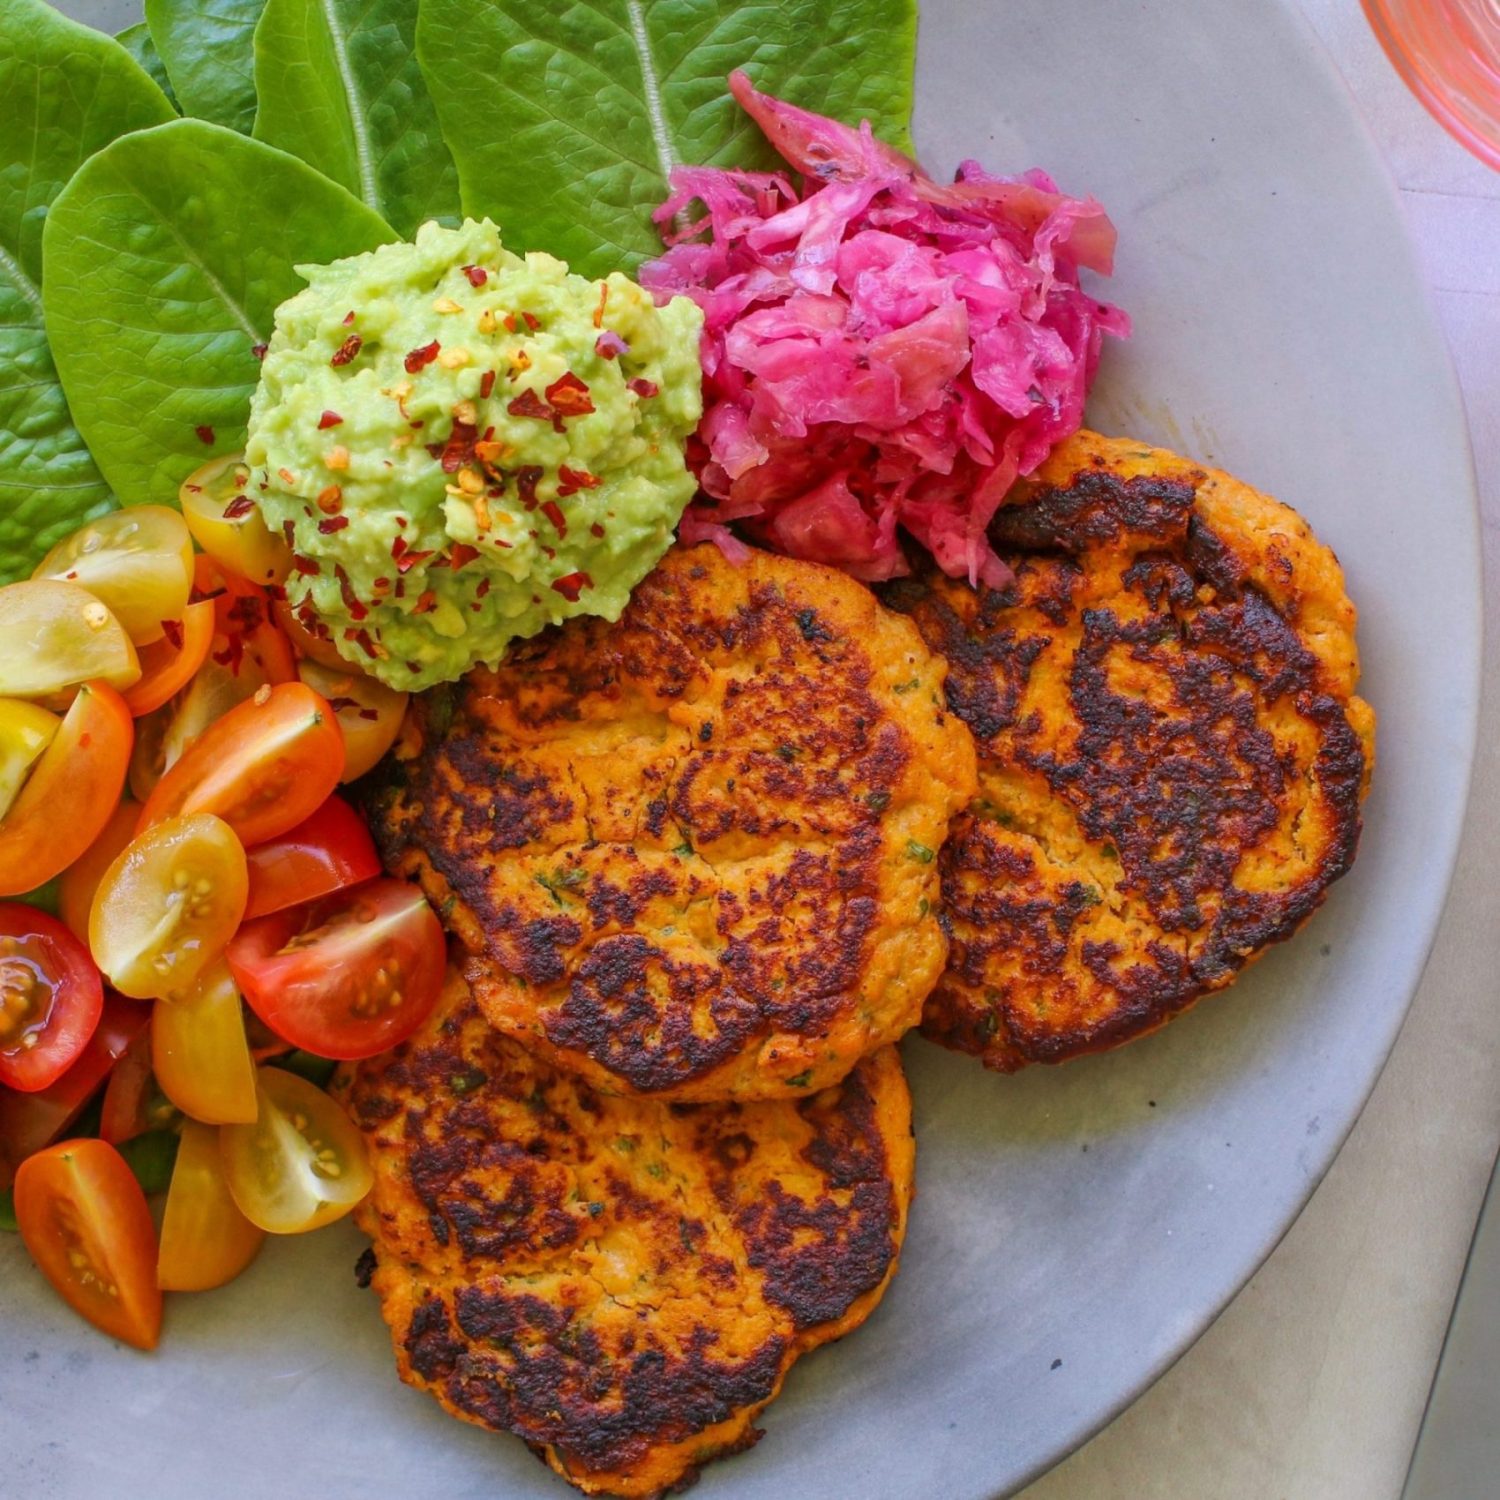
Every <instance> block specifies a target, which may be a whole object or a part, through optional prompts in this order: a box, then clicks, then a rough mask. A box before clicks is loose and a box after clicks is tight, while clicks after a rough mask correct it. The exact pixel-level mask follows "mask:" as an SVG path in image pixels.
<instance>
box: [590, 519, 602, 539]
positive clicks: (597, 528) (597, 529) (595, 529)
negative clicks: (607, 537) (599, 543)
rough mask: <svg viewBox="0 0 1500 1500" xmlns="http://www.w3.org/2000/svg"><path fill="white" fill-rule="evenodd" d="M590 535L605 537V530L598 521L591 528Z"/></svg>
mask: <svg viewBox="0 0 1500 1500" xmlns="http://www.w3.org/2000/svg"><path fill="white" fill-rule="evenodd" d="M589 535H590V536H603V535H604V528H603V527H602V526H601V525H600V524H599V523H598V522H597V521H595V522H594V524H593V525H592V526H590V527H589Z"/></svg>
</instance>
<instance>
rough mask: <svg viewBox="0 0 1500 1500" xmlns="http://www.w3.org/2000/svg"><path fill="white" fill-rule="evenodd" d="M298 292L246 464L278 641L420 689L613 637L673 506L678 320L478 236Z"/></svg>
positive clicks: (313, 279)
mask: <svg viewBox="0 0 1500 1500" xmlns="http://www.w3.org/2000/svg"><path fill="white" fill-rule="evenodd" d="M298 269H299V272H300V274H302V275H303V276H304V277H305V278H306V279H307V283H308V285H307V289H306V290H305V291H303V292H301V293H299V294H298V295H297V296H295V297H293V298H291V299H290V300H289V301H287V302H285V303H283V304H282V306H281V307H280V309H279V310H278V311H277V314H276V330H275V333H274V335H273V336H272V339H271V342H270V345H269V347H268V348H267V349H266V351H265V357H264V361H263V363H262V366H261V377H260V384H259V386H258V388H257V389H256V392H255V398H254V402H253V404H252V407H251V414H250V433H249V439H248V442H247V444H246V453H245V457H246V462H247V463H248V464H249V465H250V466H251V468H252V470H253V478H252V488H251V491H250V493H251V495H252V496H253V497H254V498H255V499H256V501H257V502H258V503H259V505H260V508H261V510H262V512H263V513H264V515H265V518H266V521H267V523H268V524H269V525H270V526H271V527H272V528H273V529H274V530H277V531H279V532H282V533H284V534H285V535H286V537H287V539H288V541H289V542H290V544H291V546H292V549H293V552H294V554H295V557H294V564H293V571H292V574H291V576H290V577H289V578H288V579H287V583H286V588H287V594H288V598H289V600H290V602H291V604H292V607H293V608H294V610H295V611H296V613H297V616H298V618H299V620H301V622H302V623H303V624H304V625H305V626H306V627H307V628H308V629H309V630H312V631H313V632H314V633H315V634H317V635H319V636H321V637H323V638H325V639H328V640H331V641H332V642H333V643H334V644H335V645H336V646H337V648H338V650H339V652H340V653H341V654H342V655H343V656H344V657H345V658H346V659H347V660H349V661H350V662H351V663H353V664H354V665H356V666H358V667H360V668H361V669H362V670H364V671H366V672H370V673H372V674H373V675H374V676H376V677H379V678H380V679H381V680H382V681H384V682H387V683H389V684H391V686H393V687H398V688H424V687H428V686H430V685H432V684H433V683H438V682H447V681H451V680H452V679H454V678H456V677H459V676H461V675H462V674H463V673H464V672H465V671H467V670H468V669H469V668H470V667H472V666H475V665H477V664H480V663H485V664H490V665H493V664H494V663H496V662H497V661H498V660H499V659H500V657H501V656H502V655H503V654H504V652H505V648H506V647H507V645H509V643H510V642H511V641H513V640H515V639H517V638H519V637H522V636H529V635H534V634H536V632H538V631H539V630H541V629H543V628H544V627H545V626H547V625H551V624H555V623H557V622H559V621H561V620H565V619H567V618H569V617H570V616H573V615H580V614H592V615H602V616H603V617H604V618H605V619H608V620H614V619H618V618H619V615H620V612H621V610H623V609H624V607H625V604H626V601H627V600H628V599H629V597H630V591H631V589H632V588H634V587H635V585H636V584H637V583H638V582H639V581H640V580H641V579H642V578H643V577H644V576H645V575H646V574H647V573H648V572H649V571H650V570H651V568H652V567H653V566H655V564H656V562H657V560H658V559H659V558H660V557H661V555H662V553H663V552H664V551H665V550H666V548H667V546H668V545H669V544H670V542H671V540H672V532H673V528H674V527H675V526H676V524H677V520H678V518H679V516H680V515H681V514H682V511H683V508H684V507H685V506H686V505H687V503H688V501H689V500H690V499H691V498H692V496H693V493H694V480H693V477H692V475H691V474H690V473H689V472H688V469H687V466H686V464H685V463H684V461H683V444H684V441H685V440H686V438H687V436H688V434H689V433H690V432H692V431H693V429H694V428H695V427H696V426H697V423H698V419H699V416H700V415H701V412H702V397H701V389H700V387H701V375H700V371H699V364H698V332H699V327H700V323H701V319H702V315H701V313H700V312H699V310H698V308H697V307H695V306H694V305H693V304H692V303H691V302H690V301H688V300H687V299H686V298H683V297H676V298H673V299H672V301H670V302H669V303H667V304H666V305H665V306H664V307H657V306H656V305H655V304H654V303H653V301H652V299H651V296H650V294H649V293H647V292H644V291H642V290H641V288H640V287H639V286H637V285H636V284H635V282H633V281H631V280H630V279H629V278H628V277H626V276H623V275H620V274H619V273H615V274H612V275H610V276H607V277H605V278H603V279H602V280H597V281H589V280H586V279H585V278H583V277H581V276H574V275H571V274H570V273H569V271H568V268H567V267H566V266H565V265H564V264H563V263H562V262H561V261H559V260H555V259H553V257H551V256H550V255H543V254H537V253H533V254H530V255H527V256H526V257H525V258H524V259H522V258H521V257H519V256H516V255H513V254H511V253H510V252H509V251H508V250H506V249H504V248H503V247H502V245H501V243H500V234H499V231H498V230H497V229H496V228H495V226H494V225H493V224H491V223H489V222H488V221H482V222H475V221H472V220H471V221H469V222H467V223H465V224H464V225H463V226H462V227H461V228H458V229H449V228H445V227H443V226H441V225H438V224H426V225H423V226H422V228H421V229H419V230H418V231H417V237H416V242H415V243H414V244H393V245H385V246H382V247H381V248H380V249H378V250H373V251H370V252H368V253H366V254H364V255H356V256H352V257H350V258H349V259H347V260H341V261H335V262H334V263H333V264H332V265H327V266H305V267H299V268H298Z"/></svg>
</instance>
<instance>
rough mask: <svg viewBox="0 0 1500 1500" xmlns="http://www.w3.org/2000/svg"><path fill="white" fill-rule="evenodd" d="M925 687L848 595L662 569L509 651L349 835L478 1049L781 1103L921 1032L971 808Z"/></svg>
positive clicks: (837, 582) (417, 737) (866, 604)
mask: <svg viewBox="0 0 1500 1500" xmlns="http://www.w3.org/2000/svg"><path fill="white" fill-rule="evenodd" d="M943 670H944V669H943V666H942V663H941V662H940V661H938V660H936V659H935V658H934V657H933V656H932V655H931V653H930V652H929V651H928V650H927V649H926V648H925V647H924V646H923V644H922V641H921V638H920V636H919V635H918V633H917V631H916V630H915V629H914V628H913V627H912V625H911V624H910V622H909V621H906V620H903V619H901V618H900V617H899V616H896V615H893V614H891V613H889V612H888V611H886V610H884V609H882V608H881V607H880V606H879V605H878V604H877V603H876V601H875V599H874V596H873V595H872V594H871V593H870V592H869V590H868V589H866V588H865V587H864V586H863V585H861V584H859V583H856V582H855V581H854V580H852V579H850V578H847V577H845V576H844V575H842V574H840V573H837V572H835V571H834V570H832V569H828V568H821V567H818V566H816V565H814V564H811V563H805V562H797V561H793V560H791V559H787V558H779V557H773V556H771V555H770V554H768V553H762V552H754V553H752V554H751V556H750V559H749V561H747V562H746V563H744V564H743V565H742V566H738V567H737V566H734V565H732V564H730V563H729V562H727V561H726V560H725V559H724V558H723V557H722V555H721V554H720V553H719V552H718V550H717V549H716V548H714V547H710V546H704V547H697V548H690V549H689V548H677V549H674V550H673V551H672V552H670V553H668V555H667V557H666V558H665V559H664V560H663V562H662V563H661V565H660V566H659V567H658V568H657V569H656V571H655V572H654V573H652V574H651V575H650V576H649V577H648V578H647V579H646V580H645V582H643V583H642V584H641V585H640V587H639V588H637V590H636V591H635V594H634V596H633V598H632V600H631V603H630V605H629V606H628V608H627V609H626V611H625V614H624V616H623V617H622V618H621V620H620V621H619V623H618V624H615V625H611V624H609V623H608V622H606V621H603V620H577V621H574V622H572V623H570V624H568V625H567V626H565V627H563V628H562V629H561V630H556V631H551V632H548V633H547V634H545V635H543V636H540V637H538V638H536V639H535V640H533V641H528V642H523V643H520V644H518V645H517V646H516V647H514V648H513V650H512V652H511V654H510V656H509V657H508V659H507V661H506V662H505V664H504V665H503V666H502V667H501V668H500V669H499V670H498V671H495V672H483V673H476V674H474V675H473V676H471V677H470V678H469V679H467V680H466V682H465V683H464V684H462V685H460V687H459V688H457V689H456V690H455V691H454V692H453V693H452V694H451V695H450V697H449V698H448V699H447V700H446V701H445V700H444V699H442V698H441V697H436V698H435V697H434V696H433V695H428V696H427V697H426V698H425V699H424V700H422V701H421V702H420V703H419V704H417V705H415V706H414V710H413V725H414V731H415V734H414V740H413V742H412V743H411V744H409V745H408V746H407V747H406V758H405V759H404V760H403V759H400V758H398V759H396V760H394V761H392V762H391V763H389V764H388V765H387V767H386V769H385V771H384V773H383V774H384V777H385V781H384V785H383V786H381V787H379V788H378V789H376V790H374V791H373V792H371V793H370V794H369V795H368V797H367V805H368V807H369V809H370V812H371V819H372V825H373V827H374V828H375V831H376V835H377V838H378V839H379V841H380V843H381V845H382V849H383V852H384V854H385V856H386V859H387V862H388V863H389V865H390V866H391V868H392V869H393V870H395V871H397V872H399V873H403V874H408V875H416V876H417V877H418V878H419V879H420V880H421V881H422V884H423V886H424V887H425V888H426V890H427V892H428V894H429V895H430V896H431V897H432V899H433V901H434V903H435V904H436V905H437V906H438V909H439V910H440V911H441V912H443V914H444V917H445V920H446V921H447V922H448V924H449V926H450V928H451V929H452V930H453V931H454V932H455V933H456V934H457V936H458V937H459V938H460V940H461V941H462V943H463V944H464V947H465V949H466V954H467V956H466V960H465V973H466V975H467V977H468V978H469V980H470V982H471V983H472V985H473V986H474V989H475V993H476V995H477V996H478V999H479V1002H480V1004H481V1005H482V1006H483V1008H484V1010H485V1012H486V1014H487V1015H488V1016H489V1018H490V1020H491V1021H492V1022H493V1024H494V1025H496V1026H498V1027H499V1028H500V1029H502V1030H503V1031H505V1032H507V1033H508V1034H510V1035H512V1036H515V1037H517V1038H519V1039H521V1040H523V1041H525V1042H526V1044H527V1045H528V1046H530V1047H532V1048H534V1049H536V1050H539V1051H540V1052H542V1054H543V1055H544V1056H546V1057H548V1058H550V1059H552V1060H553V1061H555V1062H556V1063H557V1064H558V1065H559V1066H562V1067H566V1068H568V1069H570V1070H572V1071H575V1072H578V1073H581V1074H582V1075H583V1076H584V1077H586V1078H588V1079H589V1080H590V1081H591V1082H593V1083H594V1084H595V1085H596V1086H597V1087H599V1088H602V1089H605V1090H611V1091H615V1092H621V1093H634V1094H641V1095H648V1094H649V1095H652V1096H654V1097H657V1098H673V1099H683V1100H711V1099H724V1098H746V1099H748V1098H766V1097H785V1096H789V1095H795V1094H798V1093H810V1092H816V1090H818V1089H819V1088H822V1087H825V1086H827V1085H828V1084H830V1083H834V1082H836V1081H837V1080H838V1079H839V1078H841V1077H842V1076H843V1075H844V1074H845V1073H846V1072H847V1071H848V1070H849V1069H850V1068H851V1067H853V1065H854V1064H855V1063H856V1062H857V1061H858V1059H859V1058H860V1057H862V1056H864V1055H865V1054H867V1053H869V1052H871V1051H874V1050H876V1049H878V1048H880V1047H882V1046H885V1045H887V1044H888V1043H890V1042H892V1041H894V1040H895V1039H896V1038H897V1037H899V1036H900V1035H901V1034H902V1033H903V1032H904V1031H906V1030H907V1029H908V1028H909V1027H911V1026H913V1025H915V1024H916V1021H917V1018H918V1016H919V1014H920V1010H921V1005H922V1001H923V1000H924V999H925V997H926V995H927V993H928V991H929V990H930V989H931V987H932V985H933V984H934V983H935V982H936V980H937V977H938V975H939V974H940V973H941V971H942V967H943V962H944V958H945V954H946V940H945V938H944V935H943V932H942V929H941V927H940V926H939V923H938V918H937V910H936V908H937V904H938V894H939V882H938V873H937V865H936V862H935V852H936V850H937V849H938V848H939V847H940V846H941V844H942V842H943V839H944V838H945V837H946V835H947V831H948V823H949V819H950V817H951V816H952V815H953V814H954V813H956V812H957V811H958V810H959V809H961V808H962V807H963V806H964V805H965V804H966V803H967V802H968V800H969V798H970V797H971V796H972V794H973V789H974V766H973V745H972V741H971V739H970V736H969V734H968V732H967V731H966V730H965V729H964V727H963V725H962V724H960V723H959V722H958V721H957V720H956V719H954V718H953V716H952V715H951V714H950V713H949V712H948V710H947V707H946V704H945V703H944V701H943Z"/></svg>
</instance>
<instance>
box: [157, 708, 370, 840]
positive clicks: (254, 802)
mask: <svg viewBox="0 0 1500 1500" xmlns="http://www.w3.org/2000/svg"><path fill="white" fill-rule="evenodd" d="M343 769H344V737H343V734H342V733H341V732H340V730H339V726H338V720H337V719H336V718H335V717H334V713H333V710H332V709H331V708H329V706H328V704H327V703H326V702H325V701H324V700H323V699H322V698H320V697H319V696H318V695H317V694H316V693H315V692H313V690H312V689H311V688H309V687H306V686H304V685H303V684H302V683H300V682H287V683H281V684H279V685H278V686H276V687H273V688H266V689H263V690H262V691H261V692H259V693H257V694H256V696H255V697H254V698H252V699H251V700H250V702H248V703H241V704H240V705H239V706H238V707H237V708H232V709H230V710H229V712H228V713H227V714H225V715H224V717H223V718H222V719H219V720H217V721H216V722H215V723H213V724H211V725H209V727H208V728H207V729H206V730H204V732H203V733H202V734H201V735H200V736H199V737H198V739H197V740H196V741H195V742H194V743H193V744H192V745H191V746H190V747H189V748H188V750H187V751H186V753H185V754H184V755H183V757H182V759H181V760H179V761H178V762H177V764H176V765H174V766H173V767H172V769H171V770H170V771H168V772H167V774H166V775H165V776H163V777H162V779H161V780H160V781H159V782H157V784H156V789H155V791H153V792H152V793H151V795H150V796H149V797H148V798H147V799H146V805H145V807H144V808H143V809H142V811H141V827H142V828H149V827H150V826H151V825H152V824H153V823H159V822H160V821H161V820H162V819H163V818H170V817H175V816H177V815H178V814H180V813H205V812H206V813H213V814H214V815H215V816H216V817H220V818H223V819H224V821H225V822H226V823H228V824H229V826H230V827H231V828H233V829H234V831H235V833H236V834H237V835H238V836H239V839H240V842H241V843H243V844H245V845H247V846H248V845H251V844H259V843H263V842H264V841H265V840H266V839H273V838H275V837H276V836H277V835H278V834H282V833H286V832H287V831H288V830H289V829H292V828H295V827H296V826H297V824H299V823H300V822H302V820H303V819H304V818H307V817H309V816H310V815H311V814H312V813H313V812H315V811H316V810H317V808H318V806H319V805H320V804H321V803H322V802H323V801H324V799H325V798H326V797H327V796H328V794H329V793H330V792H331V791H332V790H333V789H334V787H336V786H337V785H338V780H339V776H340V775H341V774H342V772H343Z"/></svg>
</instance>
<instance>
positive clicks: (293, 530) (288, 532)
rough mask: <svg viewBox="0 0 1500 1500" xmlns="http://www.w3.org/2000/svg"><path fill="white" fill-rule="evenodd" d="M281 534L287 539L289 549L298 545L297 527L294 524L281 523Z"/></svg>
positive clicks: (290, 522) (288, 522)
mask: <svg viewBox="0 0 1500 1500" xmlns="http://www.w3.org/2000/svg"><path fill="white" fill-rule="evenodd" d="M281 534H282V536H284V537H285V538H286V544H287V546H288V547H295V546H296V545H297V527H296V524H295V523H294V522H292V521H283V522H282V523H281Z"/></svg>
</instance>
